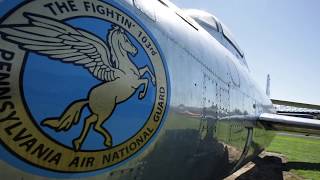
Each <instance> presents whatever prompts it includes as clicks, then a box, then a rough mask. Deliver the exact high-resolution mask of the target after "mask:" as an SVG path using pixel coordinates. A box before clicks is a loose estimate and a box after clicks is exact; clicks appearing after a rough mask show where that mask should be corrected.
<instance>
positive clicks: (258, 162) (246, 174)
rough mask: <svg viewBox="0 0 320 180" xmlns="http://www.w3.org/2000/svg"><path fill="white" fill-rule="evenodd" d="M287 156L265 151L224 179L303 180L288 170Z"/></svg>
mask: <svg viewBox="0 0 320 180" xmlns="http://www.w3.org/2000/svg"><path fill="white" fill-rule="evenodd" d="M287 162H288V161H287V159H286V158H285V156H283V155H281V154H277V153H270V152H263V153H262V154H261V155H260V156H259V157H258V158H256V159H255V160H253V162H249V163H248V164H246V165H245V166H244V167H243V168H241V169H240V170H238V171H237V172H235V173H234V174H232V175H231V176H229V177H227V178H225V179H224V180H258V179H259V180H271V179H272V180H303V178H301V177H298V176H297V175H295V174H292V173H290V172H288V171H287V168H286V163H287Z"/></svg>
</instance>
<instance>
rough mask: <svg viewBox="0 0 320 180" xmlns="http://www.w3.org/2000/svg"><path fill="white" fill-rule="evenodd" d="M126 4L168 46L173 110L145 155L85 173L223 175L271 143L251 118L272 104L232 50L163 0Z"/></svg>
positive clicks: (6, 169)
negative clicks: (150, 4)
mask: <svg viewBox="0 0 320 180" xmlns="http://www.w3.org/2000/svg"><path fill="white" fill-rule="evenodd" d="M118 3H120V4H121V5H122V6H124V7H125V8H127V9H128V11H130V12H131V13H133V14H136V15H137V17H138V18H139V19H140V21H141V22H142V23H143V24H144V26H145V27H148V29H149V31H150V32H151V33H152V34H153V36H154V37H155V41H157V43H158V44H159V47H160V48H161V51H162V53H163V56H164V59H165V60H166V63H167V68H168V74H169V77H170V89H171V98H170V102H169V103H170V104H169V109H168V115H167V119H166V120H165V121H164V124H163V126H162V128H161V130H160V131H159V134H158V135H157V136H156V137H155V139H154V141H153V142H152V143H151V144H150V145H149V146H147V148H146V149H145V150H144V151H143V152H142V153H140V154H139V155H138V156H136V157H134V158H132V159H130V160H129V161H128V162H126V163H124V164H123V165H121V166H118V167H116V168H115V169H113V170H112V171H109V172H105V173H102V174H99V175H97V176H93V177H86V178H83V179H110V180H112V179H154V180H156V179H157V180H163V179H178V178H180V179H185V180H187V179H215V178H216V179H219V178H221V177H223V176H225V175H227V174H228V173H230V172H231V171H232V170H235V168H238V167H239V166H240V164H241V162H244V161H245V160H247V159H248V158H250V157H252V156H255V155H257V154H258V153H259V152H261V150H263V148H264V147H266V146H267V145H268V144H269V143H270V141H271V139H272V136H273V135H272V133H269V132H267V131H265V130H264V129H263V128H262V126H261V128H257V127H260V126H259V124H253V121H250V120H251V118H252V117H258V116H259V115H260V114H261V113H263V112H272V104H271V102H270V100H268V98H267V97H266V96H265V94H264V93H263V92H262V91H260V90H259V89H258V88H257V85H256V84H255V83H254V82H253V80H252V78H251V75H250V72H249V70H248V68H247V67H246V66H244V65H243V64H241V63H240V61H239V60H238V59H237V58H236V57H235V56H234V55H233V54H232V53H230V52H229V51H228V50H227V49H226V48H224V47H223V46H222V45H221V44H219V42H218V41H217V40H216V39H215V38H213V37H212V36H211V35H210V34H209V33H207V32H206V31H205V30H204V29H203V28H201V27H200V26H199V25H197V24H195V25H194V26H195V27H193V26H191V25H190V24H188V23H187V22H186V21H185V20H183V19H182V18H181V16H179V15H177V13H176V11H175V10H174V9H171V8H169V7H166V6H164V5H162V4H161V3H160V2H158V1H155V2H154V3H156V5H154V8H150V9H146V7H139V8H137V6H135V4H134V3H133V2H132V1H131V0H126V1H120V2H118ZM240 116H241V117H248V119H247V120H243V118H237V117H240ZM239 119H241V120H239ZM0 169H1V170H0V175H1V179H12V180H13V179H17V180H18V179H47V178H44V177H41V176H38V175H33V174H30V173H27V172H24V171H22V170H18V169H16V168H14V167H12V166H11V165H8V164H7V163H6V162H5V161H0ZM48 179H50V178H48Z"/></svg>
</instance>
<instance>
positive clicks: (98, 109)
mask: <svg viewBox="0 0 320 180" xmlns="http://www.w3.org/2000/svg"><path fill="white" fill-rule="evenodd" d="M24 16H25V17H26V18H27V19H28V20H29V24H14V25H1V26H0V34H1V35H2V37H3V38H4V39H5V40H7V41H10V42H13V43H15V44H18V45H19V47H20V48H21V49H24V50H28V51H33V52H35V53H38V54H40V55H44V56H48V57H50V58H51V59H53V60H60V61H62V62H64V63H73V64H76V65H81V66H83V67H84V68H86V69H88V71H89V72H90V73H91V74H92V75H93V76H94V77H96V78H97V79H99V80H101V81H103V83H101V84H99V85H98V86H95V87H93V88H92V89H91V90H90V92H89V93H88V97H87V99H81V100H77V101H74V102H72V103H71V104H70V105H69V106H68V108H67V109H66V110H65V111H64V113H63V114H62V115H61V116H60V117H58V118H57V117H54V118H48V119H45V120H43V121H42V125H44V126H48V127H50V128H53V129H55V130H56V131H61V130H64V131H67V130H69V129H70V128H71V126H72V125H74V124H77V123H78V122H79V119H80V116H81V112H82V110H83V108H84V107H85V106H88V107H89V109H90V111H91V114H90V115H89V116H88V117H87V118H86V119H85V123H84V127H83V129H82V132H81V134H80V136H79V137H78V138H75V139H74V140H73V145H74V149H75V150H76V151H77V150H79V149H80V148H81V145H82V143H83V141H84V139H85V137H86V135H87V133H88V130H89V128H90V126H91V125H92V124H93V125H94V130H95V131H97V132H99V133H100V134H101V135H103V137H104V139H105V140H104V144H105V146H107V147H112V136H111V134H110V133H109V132H108V131H107V130H106V129H105V128H103V126H102V125H103V123H104V122H105V121H106V120H108V118H109V117H110V116H111V114H112V112H113V111H114V109H115V107H116V105H117V104H119V103H121V102H124V101H126V100H128V99H129V98H130V97H131V96H132V94H133V93H135V92H136V90H137V89H138V87H140V86H141V85H143V86H144V89H143V90H142V91H141V92H139V99H142V98H144V96H145V95H146V92H147V88H148V84H149V79H148V78H142V76H143V75H144V74H145V73H148V74H149V76H150V78H151V81H152V83H153V85H155V83H156V79H155V77H154V75H153V73H152V72H151V71H150V69H149V67H148V66H144V67H142V68H140V69H139V68H138V67H137V66H136V65H135V64H134V63H132V62H131V60H130V58H129V56H128V53H130V54H132V55H135V54H136V53H138V52H137V48H136V47H135V46H134V45H133V44H132V43H131V41H130V40H129V38H128V37H127V36H126V34H125V32H124V30H123V29H122V28H120V27H119V26H113V27H112V29H111V30H109V32H108V35H107V39H106V42H104V41H103V40H101V39H100V38H99V37H97V36H95V35H93V34H91V33H89V32H86V31H84V30H81V29H77V28H74V27H72V26H70V25H67V24H65V23H63V22H61V21H58V20H55V19H51V18H49V17H45V16H41V15H36V14H31V13H25V14H24Z"/></svg>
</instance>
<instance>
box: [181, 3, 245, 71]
mask: <svg viewBox="0 0 320 180" xmlns="http://www.w3.org/2000/svg"><path fill="white" fill-rule="evenodd" d="M184 12H185V13H186V14H187V15H188V16H190V17H191V18H193V19H194V20H195V21H196V22H197V23H198V24H199V25H200V26H202V27H203V28H204V29H205V30H206V31H207V32H208V33H209V34H211V36H213V37H214V38H215V39H216V40H217V41H219V42H220V44H222V45H223V46H224V47H225V48H227V49H228V50H229V51H230V52H231V53H232V54H234V55H235V56H236V57H237V58H238V59H239V60H240V61H241V63H243V64H244V65H245V66H247V67H248V65H247V63H246V61H245V57H244V53H243V51H242V50H241V49H240V47H239V45H238V43H237V42H236V41H235V39H234V37H233V35H232V33H231V32H230V30H229V29H228V28H227V26H225V25H224V24H223V23H222V22H220V21H219V20H218V19H217V18H216V17H215V16H214V15H212V14H210V13H208V12H205V11H201V10H196V9H187V10H184Z"/></svg>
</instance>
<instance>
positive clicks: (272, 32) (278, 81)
mask: <svg viewBox="0 0 320 180" xmlns="http://www.w3.org/2000/svg"><path fill="white" fill-rule="evenodd" d="M171 1H172V2H173V3H174V4H176V5H177V6H178V7H180V8H195V9H201V10H205V11H207V12H210V13H212V14H214V15H215V16H216V17H218V18H219V19H220V21H222V22H223V23H224V24H225V25H227V26H228V27H229V29H230V30H231V31H232V32H233V34H234V36H235V38H236V40H237V42H238V44H239V45H240V47H241V48H242V50H243V51H244V52H245V55H246V59H247V62H248V64H249V67H250V69H251V73H252V76H253V77H254V79H255V81H257V83H258V84H259V86H260V87H261V88H262V89H265V86H266V76H267V74H268V73H269V74H270V75H271V98H275V99H283V100H291V101H298V102H305V103H313V104H319V105H320V81H319V77H320V35H319V33H320V10H319V7H320V1H318V0H308V1H306V0H281V1H278V0H259V1H258V0H244V1H239V0H197V1H195V0H171Z"/></svg>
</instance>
